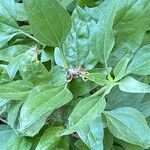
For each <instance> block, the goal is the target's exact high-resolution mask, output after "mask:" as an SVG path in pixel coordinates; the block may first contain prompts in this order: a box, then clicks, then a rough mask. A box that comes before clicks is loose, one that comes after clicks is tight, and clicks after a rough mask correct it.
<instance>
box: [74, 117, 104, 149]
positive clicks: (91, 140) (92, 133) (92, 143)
mask: <svg viewBox="0 0 150 150" xmlns="http://www.w3.org/2000/svg"><path fill="white" fill-rule="evenodd" d="M77 133H78V135H79V137H80V138H81V139H82V141H83V142H84V143H85V144H86V145H87V146H88V147H89V148H90V149H91V150H103V137H104V131H103V124H102V120H101V119H100V118H97V119H96V120H94V121H92V122H91V123H90V124H89V125H87V126H85V127H84V128H82V129H79V130H78V131H77Z"/></svg>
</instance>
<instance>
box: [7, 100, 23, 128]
mask: <svg viewBox="0 0 150 150" xmlns="http://www.w3.org/2000/svg"><path fill="white" fill-rule="evenodd" d="M22 104H23V102H22V101H21V102H20V101H19V102H18V101H17V102H16V101H12V102H11V103H10V105H9V107H8V108H7V122H8V124H9V125H10V126H11V127H12V128H17V123H18V120H17V119H18V116H19V113H20V108H21V106H22Z"/></svg>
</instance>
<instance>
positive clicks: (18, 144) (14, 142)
mask: <svg viewBox="0 0 150 150" xmlns="http://www.w3.org/2000/svg"><path fill="white" fill-rule="evenodd" d="M32 142H33V141H32V139H31V138H29V137H21V136H18V135H14V136H12V137H11V138H10V139H9V141H8V146H7V149H8V150H10V149H11V150H30V149H31V147H32Z"/></svg>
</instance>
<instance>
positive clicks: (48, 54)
mask: <svg viewBox="0 0 150 150" xmlns="http://www.w3.org/2000/svg"><path fill="white" fill-rule="evenodd" d="M50 59H54V48H52V47H45V48H44V49H43V50H42V54H41V62H46V61H49V60H50Z"/></svg>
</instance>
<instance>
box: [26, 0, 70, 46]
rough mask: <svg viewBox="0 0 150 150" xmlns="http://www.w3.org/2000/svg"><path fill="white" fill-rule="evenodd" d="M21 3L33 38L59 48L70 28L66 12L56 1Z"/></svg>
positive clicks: (31, 0)
mask: <svg viewBox="0 0 150 150" xmlns="http://www.w3.org/2000/svg"><path fill="white" fill-rule="evenodd" d="M23 2H24V5H25V9H26V13H27V16H28V20H29V23H30V25H31V28H32V31H33V33H34V36H35V38H37V39H38V40H39V41H40V42H41V43H43V44H44V45H47V46H54V47H55V46H60V44H62V42H63V40H64V38H65V37H66V35H67V34H68V32H69V30H70V28H71V19H70V16H69V14H68V13H67V11H66V10H65V9H64V8H63V7H62V6H61V5H60V4H59V3H58V2H57V1H56V0H38V1H36V0H23ZM41 6H42V7H41Z"/></svg>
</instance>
